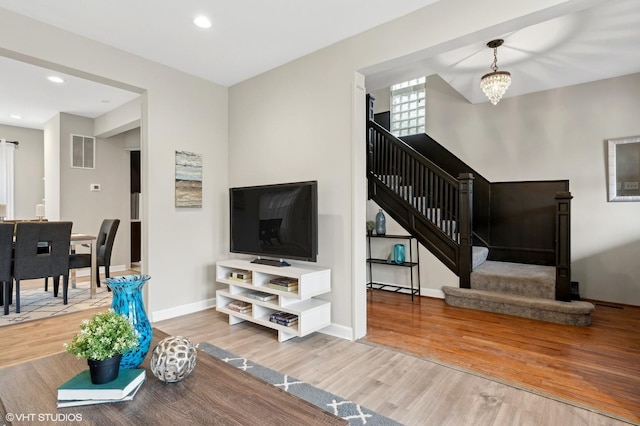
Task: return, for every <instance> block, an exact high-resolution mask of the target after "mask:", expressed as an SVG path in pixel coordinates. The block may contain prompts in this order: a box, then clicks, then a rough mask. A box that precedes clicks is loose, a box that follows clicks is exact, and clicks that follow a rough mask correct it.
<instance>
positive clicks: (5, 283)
mask: <svg viewBox="0 0 640 426" xmlns="http://www.w3.org/2000/svg"><path fill="white" fill-rule="evenodd" d="M14 226H15V225H14V224H13V223H0V304H2V305H3V306H4V313H5V314H8V313H9V304H10V303H11V289H12V287H13V285H12V284H13V274H12V270H11V269H12V266H13V229H14Z"/></svg>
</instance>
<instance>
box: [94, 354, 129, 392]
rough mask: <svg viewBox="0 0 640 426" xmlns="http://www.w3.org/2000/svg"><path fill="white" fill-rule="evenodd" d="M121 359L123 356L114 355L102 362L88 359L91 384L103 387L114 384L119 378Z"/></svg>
mask: <svg viewBox="0 0 640 426" xmlns="http://www.w3.org/2000/svg"><path fill="white" fill-rule="evenodd" d="M121 359H122V354H118V355H114V356H112V357H111V358H107V359H105V360H102V361H96V360H94V359H88V360H87V364H89V374H90V375H91V383H93V384H94V385H102V384H105V383H109V382H113V381H114V380H115V379H116V378H117V377H118V372H119V371H120V360H121Z"/></svg>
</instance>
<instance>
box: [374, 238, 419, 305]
mask: <svg viewBox="0 0 640 426" xmlns="http://www.w3.org/2000/svg"><path fill="white" fill-rule="evenodd" d="M372 238H389V239H397V240H407V241H409V259H408V262H407V261H405V262H404V263H395V262H393V261H392V262H389V261H388V260H387V259H376V258H373V257H372V256H371V239H372ZM414 241H415V250H416V256H415V262H414V261H413V260H414V259H413V249H414ZM367 248H368V257H367V264H368V265H369V282H368V283H367V288H368V289H370V290H373V289H376V290H386V291H394V292H397V293H405V294H410V295H411V300H413V296H414V295H416V294H417V295H418V296H420V268H419V264H420V255H419V250H418V242H417V240H416V239H415V238H414V237H412V236H411V235H386V234H385V235H377V234H367ZM373 265H387V266H396V267H404V268H409V275H410V277H411V279H410V286H409V287H407V286H401V285H396V284H386V283H377V282H374V281H373ZM414 267H418V268H417V271H416V278H417V281H418V285H417V287H416V286H414V282H413V269H414Z"/></svg>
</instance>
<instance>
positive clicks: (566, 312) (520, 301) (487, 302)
mask: <svg viewBox="0 0 640 426" xmlns="http://www.w3.org/2000/svg"><path fill="white" fill-rule="evenodd" d="M442 291H443V292H444V294H445V301H446V303H447V304H448V305H451V306H459V307H464V308H472V309H479V310H482V311H489V312H497V313H502V314H508V315H514V316H518V317H523V318H531V319H537V320H542V321H547V322H553V323H557V324H566V325H576V326H587V325H589V324H591V312H593V310H594V309H595V307H594V305H593V304H592V303H589V302H583V301H572V302H559V301H556V300H548V299H541V298H533V297H525V296H520V295H514V294H505V293H496V292H492V291H484V290H475V289H466V288H458V287H447V286H445V287H442Z"/></svg>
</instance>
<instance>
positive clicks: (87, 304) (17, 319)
mask: <svg viewBox="0 0 640 426" xmlns="http://www.w3.org/2000/svg"><path fill="white" fill-rule="evenodd" d="M49 281H50V282H49V291H44V281H43V284H42V285H28V286H24V287H25V288H22V289H21V290H20V313H19V314H16V307H15V294H14V295H13V297H14V304H12V305H10V306H9V315H2V314H3V313H4V311H0V327H2V326H5V325H11V324H19V323H23V322H25V321H33V320H37V319H43V318H50V317H53V316H56V315H63V314H68V313H72V312H78V311H83V310H86V309H92V308H100V307H103V306H104V307H109V306H111V293H110V292H109V291H108V290H107V288H106V286H104V285H103V286H101V287H100V288H98V289H97V290H96V296H95V297H94V298H93V299H91V298H90V297H89V294H90V289H89V282H88V281H85V282H78V283H77V285H76V288H72V287H71V284H69V292H68V294H67V301H68V304H66V305H64V304H63V303H62V284H60V291H59V292H58V297H53V283H52V282H51V280H49ZM21 287H23V286H22V283H21Z"/></svg>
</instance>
